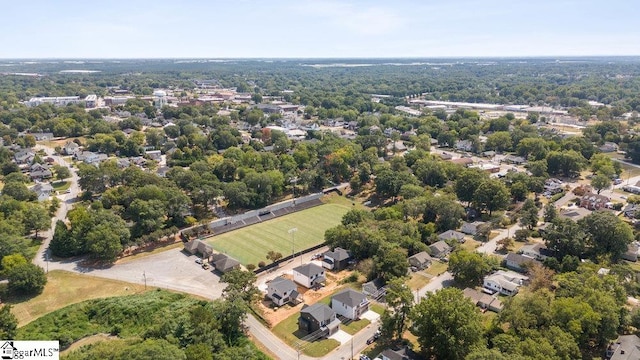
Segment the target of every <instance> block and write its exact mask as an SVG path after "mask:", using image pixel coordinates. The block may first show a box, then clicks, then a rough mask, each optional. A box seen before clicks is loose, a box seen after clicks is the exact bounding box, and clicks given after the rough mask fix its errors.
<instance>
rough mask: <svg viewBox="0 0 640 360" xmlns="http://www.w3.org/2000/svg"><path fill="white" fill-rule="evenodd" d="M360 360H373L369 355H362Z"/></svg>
mask: <svg viewBox="0 0 640 360" xmlns="http://www.w3.org/2000/svg"><path fill="white" fill-rule="evenodd" d="M360 360H371V359H370V358H369V357H368V356H367V355H360Z"/></svg>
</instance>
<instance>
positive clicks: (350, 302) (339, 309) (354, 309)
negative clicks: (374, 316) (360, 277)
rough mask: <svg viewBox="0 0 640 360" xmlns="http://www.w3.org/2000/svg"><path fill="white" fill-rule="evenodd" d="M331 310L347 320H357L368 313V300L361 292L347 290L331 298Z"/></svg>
mask: <svg viewBox="0 0 640 360" xmlns="http://www.w3.org/2000/svg"><path fill="white" fill-rule="evenodd" d="M331 308H332V309H333V311H335V312H336V314H338V315H342V316H344V317H346V318H347V319H351V320H358V319H360V316H362V314H364V313H365V312H367V311H369V300H368V299H367V296H366V295H364V294H363V293H361V292H358V291H355V290H352V289H347V290H344V291H341V292H339V293H337V294H335V295H333V296H332V297H331Z"/></svg>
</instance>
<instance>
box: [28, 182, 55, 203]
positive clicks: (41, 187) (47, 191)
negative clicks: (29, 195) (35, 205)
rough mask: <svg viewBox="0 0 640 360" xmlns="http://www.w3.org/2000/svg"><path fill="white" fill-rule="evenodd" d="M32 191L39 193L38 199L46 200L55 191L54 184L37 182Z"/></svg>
mask: <svg viewBox="0 0 640 360" xmlns="http://www.w3.org/2000/svg"><path fill="white" fill-rule="evenodd" d="M31 191H33V192H35V193H36V195H38V201H45V200H47V199H49V197H50V196H51V194H52V193H53V186H51V184H49V183H37V184H35V185H34V186H33V187H32V188H31Z"/></svg>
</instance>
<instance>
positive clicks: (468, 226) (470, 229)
mask: <svg viewBox="0 0 640 360" xmlns="http://www.w3.org/2000/svg"><path fill="white" fill-rule="evenodd" d="M483 224H484V223H483V222H482V221H474V222H463V223H462V227H461V228H460V232H462V233H464V234H467V235H471V236H473V235H475V234H476V233H477V232H478V227H479V226H481V225H483Z"/></svg>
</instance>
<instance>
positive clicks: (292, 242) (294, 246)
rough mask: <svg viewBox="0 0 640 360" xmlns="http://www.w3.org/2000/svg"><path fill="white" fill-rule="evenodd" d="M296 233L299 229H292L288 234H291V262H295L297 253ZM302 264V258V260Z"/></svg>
mask: <svg viewBox="0 0 640 360" xmlns="http://www.w3.org/2000/svg"><path fill="white" fill-rule="evenodd" d="M296 231H298V228H291V229H289V231H288V233H289V234H291V260H293V257H294V254H295V253H296V236H295V234H296ZM300 262H302V258H300Z"/></svg>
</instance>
